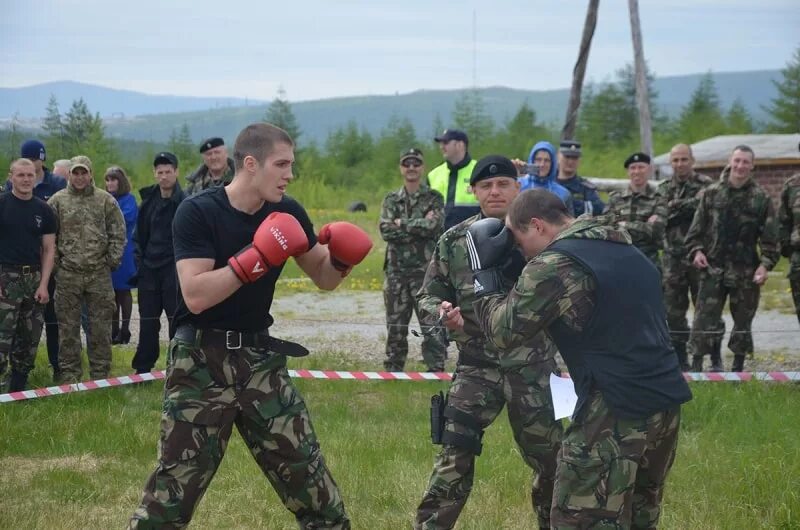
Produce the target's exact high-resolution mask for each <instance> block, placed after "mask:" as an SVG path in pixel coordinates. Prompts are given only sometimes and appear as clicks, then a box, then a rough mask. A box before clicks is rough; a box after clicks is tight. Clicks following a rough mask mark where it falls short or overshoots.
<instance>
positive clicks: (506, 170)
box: [469, 155, 517, 186]
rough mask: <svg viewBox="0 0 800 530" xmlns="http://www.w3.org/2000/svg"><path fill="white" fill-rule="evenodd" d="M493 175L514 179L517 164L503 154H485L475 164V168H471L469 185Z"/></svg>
mask: <svg viewBox="0 0 800 530" xmlns="http://www.w3.org/2000/svg"><path fill="white" fill-rule="evenodd" d="M493 177H508V178H512V179H516V178H517V166H515V165H514V163H513V162H511V160H509V159H508V158H506V157H504V156H503V155H489V156H485V157H483V158H481V159H480V160H479V161H478V163H477V164H475V169H473V170H472V176H471V177H470V178H469V185H470V186H474V185H475V184H476V183H477V182H479V181H481V180H486V179H490V178H493Z"/></svg>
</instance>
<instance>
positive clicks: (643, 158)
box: [625, 153, 650, 169]
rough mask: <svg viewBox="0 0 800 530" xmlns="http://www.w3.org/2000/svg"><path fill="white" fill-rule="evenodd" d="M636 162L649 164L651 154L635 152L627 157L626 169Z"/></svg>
mask: <svg viewBox="0 0 800 530" xmlns="http://www.w3.org/2000/svg"><path fill="white" fill-rule="evenodd" d="M634 162H644V163H645V164H649V163H650V155H648V154H646V153H633V154H632V155H631V156H629V157H628V158H626V159H625V169H628V166H629V165H631V164H633V163H634Z"/></svg>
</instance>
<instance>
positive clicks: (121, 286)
mask: <svg viewBox="0 0 800 530" xmlns="http://www.w3.org/2000/svg"><path fill="white" fill-rule="evenodd" d="M105 179H106V191H107V192H108V193H110V194H111V195H113V196H114V198H115V199H117V203H118V204H119V209H120V210H122V216H123V217H124V218H125V227H126V235H127V238H128V242H127V243H126V244H125V252H123V253H122V263H121V264H120V266H119V267H118V268H117V269H116V270H115V271H113V272H112V273H111V281H112V283H113V284H114V297H115V299H116V302H117V309H116V311H115V312H114V319H113V320H112V322H111V342H112V343H113V344H127V343H129V342H130V340H131V330H130V322H131V311H132V310H133V297H132V296H131V289H132V288H133V286H132V285H131V283H130V281H131V278H132V277H133V275H134V274H136V265H135V264H134V261H133V229H134V228H135V227H136V218H137V217H138V215H139V208H138V206H136V199H135V198H134V196H133V194H132V193H131V182H130V180H128V176H127V175H126V174H125V171H123V169H122V168H121V167H118V166H111V167H110V168H108V169H107V170H106V175H105Z"/></svg>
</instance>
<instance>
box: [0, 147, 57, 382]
mask: <svg viewBox="0 0 800 530" xmlns="http://www.w3.org/2000/svg"><path fill="white" fill-rule="evenodd" d="M35 181H36V166H35V165H34V163H33V162H31V161H30V160H28V159H22V158H21V159H18V160H16V161H14V163H12V164H11V170H10V172H9V182H11V183H12V185H13V189H12V190H11V191H10V192H9V193H5V194H2V195H0V394H2V393H4V392H6V391H8V392H17V391H20V390H25V386H26V385H27V381H28V373H29V372H30V371H31V370H32V369H33V363H34V360H35V358H36V349H37V347H38V345H39V337H40V336H41V334H42V323H43V322H42V312H43V310H44V304H47V302H48V300H49V298H50V296H49V294H48V290H47V284H48V282H49V280H50V273H51V272H52V271H53V257H54V255H55V233H56V216H55V214H54V213H53V210H52V209H51V208H50V207H49V206H47V203H45V202H44V201H43V200H42V199H40V198H38V197H35V196H34V194H33V189H34V183H35ZM9 361H10V364H11V370H10V372H9V373H7V372H6V368H7V365H8V364H9Z"/></svg>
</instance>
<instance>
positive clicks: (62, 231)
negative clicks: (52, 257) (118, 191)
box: [47, 184, 127, 272]
mask: <svg viewBox="0 0 800 530" xmlns="http://www.w3.org/2000/svg"><path fill="white" fill-rule="evenodd" d="M47 203H48V204H49V205H50V206H51V207H52V208H53V210H54V211H55V212H56V217H58V232H57V233H56V265H57V266H58V267H59V268H61V269H65V270H68V271H72V272H84V271H96V270H98V269H100V268H102V267H104V266H105V267H108V268H110V269H116V268H117V267H119V264H120V261H121V260H122V252H123V251H124V250H125V244H126V242H127V241H126V236H125V219H124V218H123V217H122V212H121V211H120V209H119V206H118V205H117V201H116V199H114V197H113V195H111V194H110V193H108V192H106V191H105V190H101V189H99V188H96V187H94V185H93V184H89V186H87V187H86V188H85V189H84V190H82V191H80V192H79V191H77V190H76V189H75V188H73V187H72V185H71V184H68V185H67V188H66V189H63V190H61V191H59V192H57V193H56V194H55V195H53V196H52V197H50V200H49V201H47Z"/></svg>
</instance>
